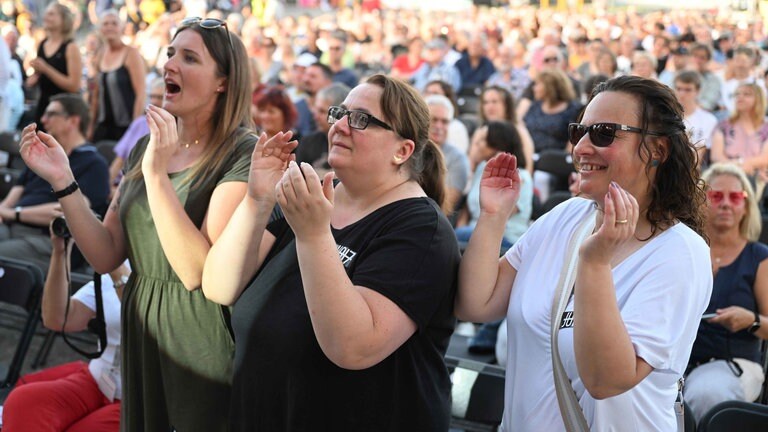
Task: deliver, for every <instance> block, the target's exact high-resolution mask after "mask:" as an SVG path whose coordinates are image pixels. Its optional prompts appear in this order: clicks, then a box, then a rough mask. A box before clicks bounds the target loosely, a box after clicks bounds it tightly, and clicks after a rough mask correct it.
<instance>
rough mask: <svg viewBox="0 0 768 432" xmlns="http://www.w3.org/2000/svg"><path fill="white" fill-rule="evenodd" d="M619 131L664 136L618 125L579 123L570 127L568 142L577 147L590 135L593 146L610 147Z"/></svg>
mask: <svg viewBox="0 0 768 432" xmlns="http://www.w3.org/2000/svg"><path fill="white" fill-rule="evenodd" d="M617 131H624V132H635V133H645V134H646V135H652V136H662V134H660V133H658V132H653V131H649V130H643V129H640V128H636V127H632V126H627V125H623V124H618V123H595V124H593V125H589V126H587V125H583V124H579V123H571V124H569V125H568V141H570V142H571V144H573V145H576V144H578V143H579V141H581V139H582V138H583V137H584V135H586V134H587V133H589V140H590V141H592V145H594V146H595V147H608V146H609V145H611V143H613V140H614V139H616V132H617Z"/></svg>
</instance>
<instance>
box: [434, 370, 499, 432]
mask: <svg viewBox="0 0 768 432" xmlns="http://www.w3.org/2000/svg"><path fill="white" fill-rule="evenodd" d="M445 362H446V365H447V366H448V368H449V370H452V371H453V374H452V382H453V386H452V388H451V399H452V401H453V402H452V406H451V425H452V427H453V428H460V429H464V430H467V431H484V430H495V429H496V428H497V427H498V425H499V424H501V418H502V414H503V412H504V376H505V371H504V369H503V368H502V367H500V366H498V365H492V364H487V363H481V362H478V361H474V360H468V359H463V358H458V357H453V356H446V357H445Z"/></svg>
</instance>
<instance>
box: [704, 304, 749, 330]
mask: <svg viewBox="0 0 768 432" xmlns="http://www.w3.org/2000/svg"><path fill="white" fill-rule="evenodd" d="M715 312H717V316H716V317H714V318H710V319H708V320H707V322H709V323H712V324H720V325H721V326H723V327H725V328H727V329H728V330H730V331H731V332H733V333H736V332H737V331H741V330H744V329H746V328H749V327H750V326H751V325H752V323H753V322H755V313H754V312H752V311H751V310H749V309H745V308H743V307H741V306H728V307H727V308H723V309H717V310H716V311H715Z"/></svg>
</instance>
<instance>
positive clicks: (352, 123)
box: [328, 106, 394, 131]
mask: <svg viewBox="0 0 768 432" xmlns="http://www.w3.org/2000/svg"><path fill="white" fill-rule="evenodd" d="M344 116H347V123H348V124H349V127H351V128H352V129H359V130H363V129H365V128H367V127H368V125H369V124H371V123H373V124H375V125H376V126H379V127H382V128H384V129H386V130H391V131H394V129H392V126H390V125H388V124H386V123H384V122H383V121H381V120H379V119H377V118H376V117H374V116H373V115H371V114H368V113H367V112H364V111H350V110H348V109H344V108H342V107H339V106H332V107H330V108H328V124H334V123H336V122H337V121H339V120H341V119H342V118H343V117H344Z"/></svg>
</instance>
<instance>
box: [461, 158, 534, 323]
mask: <svg viewBox="0 0 768 432" xmlns="http://www.w3.org/2000/svg"><path fill="white" fill-rule="evenodd" d="M520 184H521V183H520V177H519V176H518V174H517V161H516V160H515V158H514V156H511V155H509V154H505V153H502V154H499V155H497V156H495V157H494V158H493V159H491V160H490V161H488V163H487V164H486V166H485V169H484V170H483V177H482V179H481V181H480V207H481V211H480V216H479V217H478V221H477V225H476V226H475V229H474V231H472V237H470V239H469V245H468V246H467V249H466V250H465V251H464V255H463V256H462V258H461V264H460V265H459V290H458V292H457V294H456V304H455V309H456V316H457V317H458V318H459V319H462V320H465V321H492V320H494V319H499V318H501V317H503V316H504V313H505V311H506V310H507V306H508V305H509V295H510V293H511V291H512V284H513V283H514V281H515V277H516V276H517V271H516V270H515V269H514V268H513V267H512V266H511V265H510V264H509V262H508V261H507V259H506V258H504V257H502V258H501V259H499V254H498V251H499V249H500V248H501V242H502V238H503V236H504V228H505V226H506V223H507V219H509V215H510V214H512V212H513V211H514V208H515V207H516V205H517V199H518V198H519V196H520Z"/></svg>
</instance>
